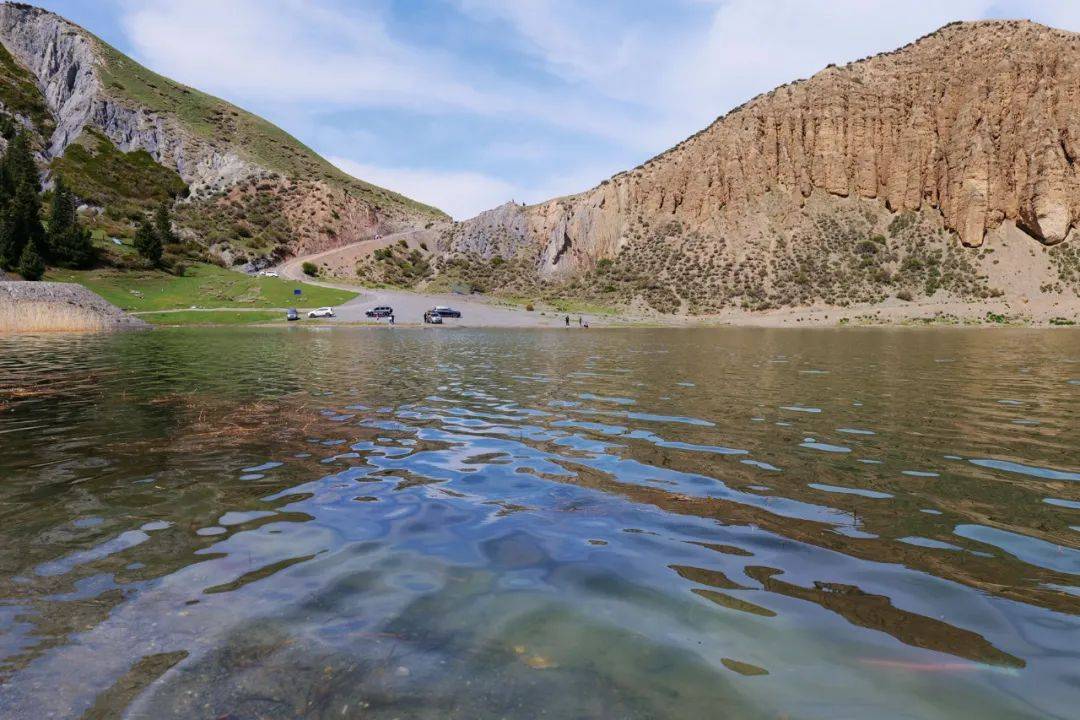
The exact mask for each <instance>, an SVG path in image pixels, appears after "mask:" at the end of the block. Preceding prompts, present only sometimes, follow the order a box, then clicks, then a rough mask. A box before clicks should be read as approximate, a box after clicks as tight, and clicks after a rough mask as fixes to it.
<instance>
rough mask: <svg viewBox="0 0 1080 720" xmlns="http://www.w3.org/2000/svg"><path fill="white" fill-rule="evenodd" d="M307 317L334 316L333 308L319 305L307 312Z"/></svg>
mask: <svg viewBox="0 0 1080 720" xmlns="http://www.w3.org/2000/svg"><path fill="white" fill-rule="evenodd" d="M307 316H308V317H309V318H321V317H334V308H332V307H321V308H318V309H316V310H312V311H311V312H309V313H308V314H307Z"/></svg>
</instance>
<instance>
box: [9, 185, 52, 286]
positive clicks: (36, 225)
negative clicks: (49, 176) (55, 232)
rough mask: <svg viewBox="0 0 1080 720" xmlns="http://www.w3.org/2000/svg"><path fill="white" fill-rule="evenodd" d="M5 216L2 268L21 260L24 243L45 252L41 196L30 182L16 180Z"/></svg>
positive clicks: (40, 252)
mask: <svg viewBox="0 0 1080 720" xmlns="http://www.w3.org/2000/svg"><path fill="white" fill-rule="evenodd" d="M34 172H35V173H36V172H37V171H36V170H35V171H34ZM4 215H5V218H4V220H5V222H4V228H3V231H2V233H0V238H2V239H3V241H4V247H3V248H2V250H3V257H2V258H0V261H2V262H3V263H4V266H5V267H7V268H11V267H13V266H14V265H15V264H16V263H20V262H21V261H22V260H21V258H22V254H23V250H25V249H26V246H27V245H33V247H34V252H35V253H37V255H38V256H39V257H40V256H42V255H44V254H45V253H44V249H45V228H44V227H43V226H42V225H41V198H40V196H38V193H37V190H35V189H34V186H33V185H32V184H31V183H30V182H27V181H25V180H24V181H23V182H21V183H19V186H18V188H17V189H16V191H15V196H14V197H13V198H12V200H11V203H10V205H9V206H8V208H7V212H6V213H5V214H4Z"/></svg>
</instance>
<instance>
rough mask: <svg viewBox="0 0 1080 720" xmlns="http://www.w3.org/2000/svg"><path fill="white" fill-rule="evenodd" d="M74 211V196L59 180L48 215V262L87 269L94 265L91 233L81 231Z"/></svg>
mask: <svg viewBox="0 0 1080 720" xmlns="http://www.w3.org/2000/svg"><path fill="white" fill-rule="evenodd" d="M75 209H76V208H75V196H74V195H73V194H72V192H71V191H70V190H68V189H67V186H65V185H64V179H63V178H61V177H59V176H58V177H57V178H56V186H55V188H54V190H53V198H52V212H51V213H50V214H49V232H48V242H47V246H48V251H49V259H51V260H52V261H53V262H55V263H58V264H61V265H68V266H71V267H87V266H89V265H90V264H92V263H93V261H94V255H95V253H94V243H93V240H92V238H91V236H90V231H88V230H85V229H83V228H81V227H79V218H78V215H77V214H76V212H75Z"/></svg>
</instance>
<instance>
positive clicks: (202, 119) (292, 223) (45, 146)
mask: <svg viewBox="0 0 1080 720" xmlns="http://www.w3.org/2000/svg"><path fill="white" fill-rule="evenodd" d="M0 43H2V44H3V46H4V47H5V48H7V50H8V52H9V53H10V54H11V55H12V57H13V58H14V59H15V61H16V63H17V64H18V65H19V66H21V68H25V71H26V72H27V73H28V77H32V78H33V82H34V83H36V85H37V88H38V89H39V90H40V92H41V95H42V98H43V99H44V103H45V105H46V106H47V109H48V113H49V114H51V115H52V116H53V118H54V119H55V130H51V128H53V127H54V126H53V125H52V124H50V125H49V128H50V130H47V131H46V130H43V131H41V132H40V133H39V134H40V135H45V136H47V137H37V138H36V146H38V147H40V148H41V149H42V150H41V154H42V160H43V161H44V162H45V163H50V162H52V161H53V160H56V159H57V158H61V157H62V156H63V155H64V153H65V151H66V150H67V149H68V148H69V147H70V146H71V145H72V144H73V143H75V142H78V141H80V138H83V141H84V142H83V144H85V138H86V137H87V133H86V132H85V131H86V130H87V129H89V128H93V129H94V130H95V131H97V132H100V134H101V135H104V136H105V137H106V138H108V139H109V141H111V142H112V144H113V145H115V146H116V147H117V148H119V149H120V150H122V151H124V152H130V151H134V150H144V151H146V152H147V153H149V154H150V155H151V156H152V157H153V158H154V160H155V161H157V162H158V163H160V164H162V165H163V166H165V167H167V168H170V169H172V170H175V171H176V172H177V174H178V175H179V176H180V177H181V178H182V179H183V180H184V182H185V183H186V184H187V185H188V191H189V196H188V202H186V203H184V205H186V206H188V207H191V206H194V207H197V208H199V209H200V211H201V210H203V209H206V208H207V207H208V206H212V207H210V208H209V210H208V212H213V213H215V216H217V215H221V210H222V208H227V206H228V205H229V204H230V203H231V202H233V201H234V200H236V197H235V195H236V194H237V192H241V193H242V194H250V193H248V191H247V190H246V189H241V190H238V188H241V186H244V187H246V186H248V185H251V186H252V187H253V188H256V189H257V190H258V193H260V194H261V195H262V197H261V198H257V199H256V201H254V202H252V203H251V208H250V209H251V212H250V213H248V214H237V213H232V214H231V215H230V216H229V217H228V218H223V220H224V221H223V222H222V223H220V224H218V225H216V226H214V227H208V226H206V224H205V223H203V225H202V227H199V228H198V229H197V230H196V229H195V228H194V227H193V226H192V227H188V228H187V232H185V231H184V230H185V229H184V228H181V233H182V234H183V236H184V237H185V238H186V239H191V240H195V241H201V242H202V243H203V245H204V246H206V247H209V248H211V253H212V254H214V253H216V254H218V255H219V256H221V257H227V258H230V259H231V258H233V257H250V258H253V259H254V260H255V261H257V262H268V261H269V260H270V259H271V258H272V257H273V258H280V257H282V256H288V255H292V254H298V253H302V252H307V251H311V250H313V249H314V250H321V249H326V248H332V247H337V246H339V245H344V244H348V243H351V242H356V241H358V240H362V239H367V238H370V237H372V235H374V234H376V233H380V232H382V233H385V232H387V231H388V230H397V229H409V228H414V227H420V226H424V225H429V226H430V225H432V224H434V223H436V222H441V221H443V220H445V219H446V218H445V215H443V214H442V213H441V212H439V211H438V210H436V209H435V208H431V207H427V206H425V205H422V204H420V203H416V202H413V201H411V200H409V199H408V198H405V197H402V196H400V195H397V194H396V193H393V192H390V191H387V190H384V189H382V188H379V187H375V186H373V185H370V184H368V183H365V182H363V181H361V180H357V179H356V178H352V177H350V176H348V175H346V174H345V173H343V172H341V171H340V170H338V169H337V168H335V167H334V166H333V165H331V164H330V163H328V162H327V161H326V160H324V159H323V158H321V157H319V156H318V155H316V154H315V153H314V152H312V151H311V150H310V149H309V148H307V147H306V146H304V145H303V144H302V143H300V142H299V141H298V140H296V139H295V138H293V137H291V136H289V135H288V134H287V133H285V132H282V131H281V130H280V129H279V128H277V127H274V126H273V125H271V124H270V123H268V122H266V121H265V120H262V119H261V118H258V117H256V116H254V115H252V114H250V113H247V112H245V111H244V110H242V109H240V108H238V107H236V106H234V105H231V104H230V103H228V102H225V101H224V100H220V99H218V98H214V97H211V96H209V95H206V94H204V93H201V92H199V91H198V90H195V89H194V88H189V87H186V86H183V85H181V84H179V83H176V82H174V81H172V80H169V79H168V78H164V77H161V76H159V75H157V74H155V73H153V72H152V71H150V70H148V69H147V68H144V67H142V66H141V65H139V64H138V63H136V62H135V61H133V60H131V59H130V58H127V57H125V56H124V55H122V54H121V53H119V52H118V51H116V50H115V49H114V48H111V47H109V46H108V45H106V44H105V43H104V42H102V41H101V40H99V39H98V38H96V37H94V36H93V35H91V34H90V33H89V32H87V31H85V30H83V29H82V28H80V27H78V26H77V25H74V24H73V23H71V22H68V21H67V20H65V19H64V18H62V17H60V16H59V15H56V14H54V13H51V12H47V11H45V10H41V9H39V8H35V7H32V6H29V5H25V4H22V3H4V4H0ZM283 186H287V187H290V188H292V190H291V192H290V193H289V196H288V197H287V198H286V197H285V196H284V195H283V194H282V193H281V192H279V189H280V188H281V187H283ZM328 203H332V204H333V205H334V207H333V208H331V209H327V210H326V211H325V212H322V210H323V209H324V206H325V205H327V204H328ZM296 208H304V209H305V213H304V214H303V215H301V214H300V213H299V212H297V211H296ZM123 214H125V215H127V214H129V211H125V212H124V213H123ZM271 219H280V220H281V222H282V223H283V224H281V225H280V226H276V227H274V228H273V229H274V234H275V237H274V238H272V239H267V238H257V237H255V236H256V235H257V234H258V233H260V232H262V231H265V230H266V229H267V228H268V227H269V226H270V224H271V223H270V220H271ZM133 231H134V230H133V229H132V232H133ZM230 234H231V235H232V236H231V237H230ZM248 239H250V240H251V241H250V242H248V241H247V240H248ZM228 242H231V243H232V245H231V246H230V245H228V244H227V243H228ZM217 248H224V249H223V250H221V251H220V252H219V251H218V250H217ZM241 262H243V260H242V259H241Z"/></svg>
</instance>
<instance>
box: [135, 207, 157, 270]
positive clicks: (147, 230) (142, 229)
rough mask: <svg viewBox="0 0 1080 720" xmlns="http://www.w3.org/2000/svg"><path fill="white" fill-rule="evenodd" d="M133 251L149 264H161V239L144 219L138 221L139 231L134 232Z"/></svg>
mask: <svg viewBox="0 0 1080 720" xmlns="http://www.w3.org/2000/svg"><path fill="white" fill-rule="evenodd" d="M135 249H136V250H138V251H139V254H140V255H142V256H143V257H144V258H146V259H147V260H149V261H150V263H151V264H153V265H155V266H156V265H158V264H159V263H160V262H161V253H162V247H161V239H160V238H159V237H158V234H157V233H156V232H155V231H154V228H153V227H151V225H150V223H148V222H147V221H146V219H145V218H144V219H142V220H140V221H139V229H138V230H137V231H136V232H135Z"/></svg>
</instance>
